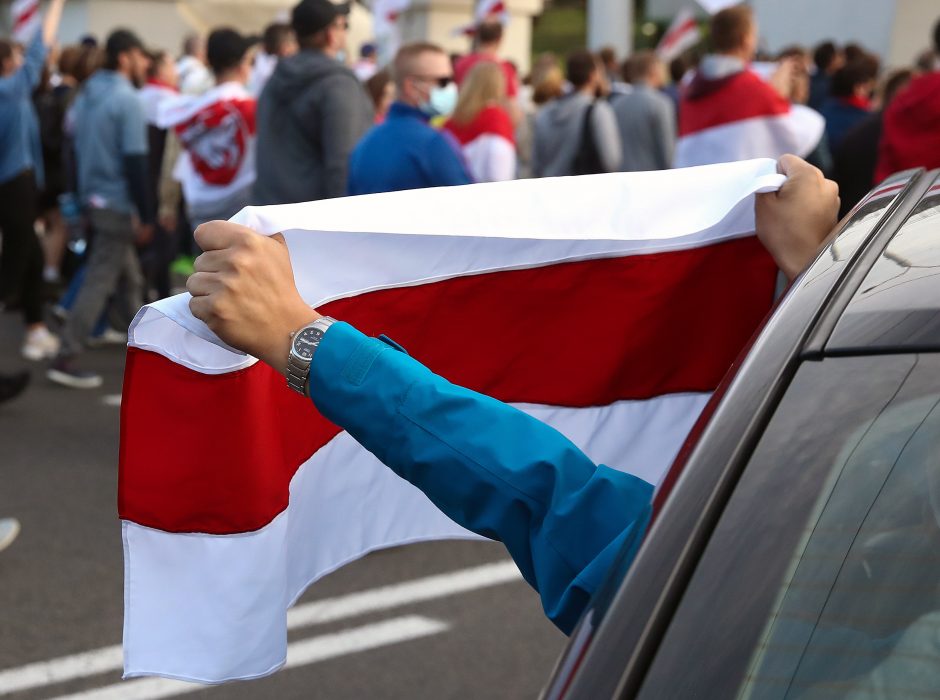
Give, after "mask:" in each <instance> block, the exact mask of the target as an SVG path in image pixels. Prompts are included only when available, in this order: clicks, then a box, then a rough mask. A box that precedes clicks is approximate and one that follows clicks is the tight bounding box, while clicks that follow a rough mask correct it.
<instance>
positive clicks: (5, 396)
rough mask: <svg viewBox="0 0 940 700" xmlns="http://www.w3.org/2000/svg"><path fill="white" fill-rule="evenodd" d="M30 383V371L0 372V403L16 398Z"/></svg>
mask: <svg viewBox="0 0 940 700" xmlns="http://www.w3.org/2000/svg"><path fill="white" fill-rule="evenodd" d="M27 384H29V372H20V373H19V374H0V403H3V402H4V401H9V400H10V399H15V398H16V397H17V396H19V395H20V394H22V393H23V390H24V389H25V388H26V385H27Z"/></svg>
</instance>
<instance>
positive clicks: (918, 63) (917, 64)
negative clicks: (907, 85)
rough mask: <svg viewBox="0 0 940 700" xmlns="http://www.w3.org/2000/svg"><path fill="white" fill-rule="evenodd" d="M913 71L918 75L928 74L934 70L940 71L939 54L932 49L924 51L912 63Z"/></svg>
mask: <svg viewBox="0 0 940 700" xmlns="http://www.w3.org/2000/svg"><path fill="white" fill-rule="evenodd" d="M914 69H915V70H916V71H917V72H918V73H930V72H931V71H934V70H940V53H937V52H936V51H934V50H933V49H925V50H924V51H921V52H920V53H919V54H918V55H917V60H915V61H914Z"/></svg>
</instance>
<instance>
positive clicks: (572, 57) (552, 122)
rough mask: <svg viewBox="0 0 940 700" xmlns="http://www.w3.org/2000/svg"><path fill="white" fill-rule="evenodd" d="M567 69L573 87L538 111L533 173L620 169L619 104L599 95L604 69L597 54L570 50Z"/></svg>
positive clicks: (556, 174)
mask: <svg viewBox="0 0 940 700" xmlns="http://www.w3.org/2000/svg"><path fill="white" fill-rule="evenodd" d="M566 72H567V79H568V82H569V83H571V86H572V91H571V92H570V93H568V94H567V95H564V96H563V97H559V98H558V99H556V100H553V101H552V102H549V103H548V104H547V105H545V107H543V108H542V110H541V111H540V112H539V113H538V115H537V116H536V117H535V132H534V133H535V141H534V147H533V153H532V174H533V175H534V176H535V177H558V176H560V175H584V174H589V173H598V172H607V173H612V172H616V170H617V169H618V168H619V167H620V161H621V158H622V146H621V143H620V132H619V130H618V128H617V117H616V116H615V115H614V110H613V109H612V108H611V106H610V104H609V103H608V102H607V101H606V100H604V99H598V93H599V91H600V90H601V88H602V86H603V84H604V81H603V77H602V75H601V73H602V69H601V67H600V65H599V64H598V62H597V60H596V58H595V57H594V54H592V53H591V52H589V51H586V50H580V51H573V52H572V53H570V54H569V55H568V58H567V61H566Z"/></svg>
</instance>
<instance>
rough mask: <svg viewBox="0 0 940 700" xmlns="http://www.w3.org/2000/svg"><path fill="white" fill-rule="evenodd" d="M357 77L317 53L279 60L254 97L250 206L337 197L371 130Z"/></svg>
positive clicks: (343, 190) (367, 103)
mask: <svg viewBox="0 0 940 700" xmlns="http://www.w3.org/2000/svg"><path fill="white" fill-rule="evenodd" d="M372 120H373V112H372V103H371V101H370V100H369V97H368V95H367V94H366V92H365V90H364V89H363V87H362V85H361V84H360V83H359V81H358V80H357V79H356V76H355V74H353V72H352V71H351V70H349V69H348V68H346V67H345V66H343V65H342V64H340V63H339V62H338V61H336V60H334V59H332V58H330V57H329V56H326V55H325V54H323V53H320V52H317V51H310V50H304V51H301V52H300V53H298V54H296V55H294V56H291V57H290V58H284V59H281V60H280V61H278V64H277V68H276V69H275V71H274V74H273V75H272V76H271V79H270V80H269V81H268V84H267V85H266V86H265V88H264V91H263V92H262V93H261V98H260V99H259V100H258V142H257V148H258V151H257V153H258V178H257V180H256V181H255V188H254V197H253V199H254V203H255V204H289V203H292V202H307V201H310V200H314V199H327V198H329V197H340V196H342V195H344V194H345V193H346V171H347V164H348V161H349V154H350V153H351V152H352V150H353V147H355V145H356V143H357V142H358V141H359V139H360V138H361V137H362V135H363V134H364V133H365V132H366V130H367V129H368V128H369V127H370V126H372Z"/></svg>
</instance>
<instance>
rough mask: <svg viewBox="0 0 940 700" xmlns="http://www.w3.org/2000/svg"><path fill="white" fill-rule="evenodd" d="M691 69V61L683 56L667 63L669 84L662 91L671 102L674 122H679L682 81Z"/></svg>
mask: <svg viewBox="0 0 940 700" xmlns="http://www.w3.org/2000/svg"><path fill="white" fill-rule="evenodd" d="M691 69H692V61H690V60H689V59H688V57H687V55H685V54H683V55H682V56H677V57H676V58H674V59H672V60H671V61H670V62H669V84H668V85H665V86H663V88H662V91H663V94H665V95H666V97H668V98H669V99H670V100H671V101H672V105H673V109H674V111H675V117H676V122H678V120H679V97H680V92H681V90H682V84H683V80H684V79H685V77H686V75H687V74H688V73H689V71H690V70H691Z"/></svg>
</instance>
